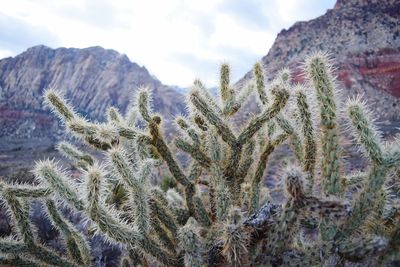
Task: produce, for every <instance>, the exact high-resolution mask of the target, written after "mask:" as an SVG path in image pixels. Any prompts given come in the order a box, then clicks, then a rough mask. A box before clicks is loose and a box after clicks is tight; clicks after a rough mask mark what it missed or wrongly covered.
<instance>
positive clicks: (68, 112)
mask: <svg viewBox="0 0 400 267" xmlns="http://www.w3.org/2000/svg"><path fill="white" fill-rule="evenodd" d="M44 97H45V101H46V103H47V104H49V106H50V107H51V108H52V110H53V111H54V112H55V113H56V114H57V115H58V116H59V117H60V118H61V119H62V120H65V121H69V120H71V119H73V118H75V112H74V110H73V108H72V107H71V106H70V105H69V104H68V103H67V102H66V101H65V100H64V99H63V97H62V96H61V94H60V93H58V92H57V91H54V90H52V89H49V90H47V91H46V92H45V94H44Z"/></svg>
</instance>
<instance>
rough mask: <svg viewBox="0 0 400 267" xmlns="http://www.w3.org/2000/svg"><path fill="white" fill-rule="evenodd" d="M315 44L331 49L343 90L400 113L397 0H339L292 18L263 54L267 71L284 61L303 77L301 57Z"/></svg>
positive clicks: (394, 115) (387, 114)
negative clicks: (304, 17)
mask: <svg viewBox="0 0 400 267" xmlns="http://www.w3.org/2000/svg"><path fill="white" fill-rule="evenodd" d="M316 50H324V51H328V52H329V53H331V55H332V58H333V63H334V65H335V67H336V68H337V72H336V74H337V75H338V78H339V80H340V81H341V87H342V88H343V89H345V90H343V91H344V94H345V95H346V96H351V95H355V94H359V93H361V94H364V95H365V98H366V99H367V100H368V103H370V104H371V105H372V106H373V109H374V110H375V111H376V112H377V114H378V117H380V118H382V119H387V120H398V119H399V118H400V100H399V99H400V1H396V0H338V1H337V2H336V4H335V6H334V8H333V9H329V10H328V11H327V12H326V13H325V14H324V15H322V16H320V17H318V18H315V19H313V20H310V21H302V22H296V23H295V24H294V25H293V26H292V27H290V28H289V29H287V30H286V29H284V30H282V31H281V32H280V33H279V34H278V36H277V38H276V40H275V42H274V44H273V46H272V47H271V49H270V50H269V52H268V54H267V55H266V56H264V57H263V58H262V63H263V65H264V68H265V73H266V76H267V77H268V78H269V79H272V78H273V77H274V76H275V74H276V73H277V72H278V71H279V70H280V69H281V68H283V67H289V68H290V69H291V71H292V73H293V76H294V81H295V82H298V81H302V80H303V77H302V76H301V62H302V61H304V59H305V58H306V57H307V55H309V54H311V53H313V52H315V51H316ZM251 77H252V73H251V72H249V73H247V74H246V75H245V76H244V78H243V79H242V80H240V81H239V82H238V84H237V85H238V86H239V87H241V86H243V85H244V84H245V83H246V82H247V81H248V80H249V79H250V78H251Z"/></svg>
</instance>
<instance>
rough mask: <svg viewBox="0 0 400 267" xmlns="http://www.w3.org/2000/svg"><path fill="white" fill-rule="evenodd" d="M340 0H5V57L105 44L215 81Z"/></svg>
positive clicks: (162, 67) (1, 52)
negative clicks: (35, 49) (221, 71)
mask: <svg viewBox="0 0 400 267" xmlns="http://www.w3.org/2000/svg"><path fill="white" fill-rule="evenodd" d="M334 3H335V0H109V1H107V0H35V1H32V0H0V7H1V8H0V58H3V57H7V56H15V55H17V54H19V53H21V52H23V51H25V50H26V49H27V48H28V47H31V46H34V45H38V44H44V45H47V46H50V47H52V48H56V47H60V46H63V47H78V48H84V47H89V46H97V45H100V46H102V47H104V48H111V49H115V50H117V51H118V52H120V53H123V54H126V55H127V56H128V57H129V58H130V59H131V60H132V61H134V62H136V63H138V64H139V65H144V66H145V67H146V68H147V69H148V70H149V71H150V72H151V73H152V74H154V75H155V76H156V77H157V78H158V79H159V80H160V81H162V82H163V83H165V84H169V85H179V86H182V87H186V86H188V85H189V84H190V83H191V82H192V81H193V79H194V78H200V79H202V80H203V81H206V82H207V83H208V85H210V86H213V85H215V84H216V83H217V76H218V75H217V74H218V65H219V64H220V63H222V62H228V63H230V64H231V66H232V76H233V79H234V80H237V79H239V78H241V77H242V76H243V75H244V74H245V73H246V72H247V71H248V70H249V69H250V68H251V66H252V65H253V64H254V63H255V62H256V61H257V60H259V59H260V58H261V57H262V56H264V55H265V54H267V52H268V49H269V48H270V47H271V45H272V43H273V41H274V39H275V37H276V34H277V33H278V32H279V31H280V30H282V29H283V28H286V29H287V28H289V27H290V26H291V25H292V24H293V23H294V22H296V21H299V20H309V19H312V18H315V17H317V16H320V15H322V14H324V13H325V11H326V9H328V8H332V7H333V6H334Z"/></svg>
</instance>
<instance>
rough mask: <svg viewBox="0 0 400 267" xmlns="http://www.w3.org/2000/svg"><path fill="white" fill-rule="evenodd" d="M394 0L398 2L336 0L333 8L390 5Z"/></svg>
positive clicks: (389, 0)
mask: <svg viewBox="0 0 400 267" xmlns="http://www.w3.org/2000/svg"><path fill="white" fill-rule="evenodd" d="M396 2H398V0H337V1H336V4H335V9H341V8H348V7H362V6H370V5H374V4H386V5H392V4H395V3H396Z"/></svg>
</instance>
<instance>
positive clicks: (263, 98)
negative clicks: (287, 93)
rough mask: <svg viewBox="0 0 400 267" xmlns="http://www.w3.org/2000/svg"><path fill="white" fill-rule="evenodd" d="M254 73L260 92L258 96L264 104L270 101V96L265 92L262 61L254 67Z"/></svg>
mask: <svg viewBox="0 0 400 267" xmlns="http://www.w3.org/2000/svg"><path fill="white" fill-rule="evenodd" d="M253 74H254V77H255V80H256V87H257V92H258V97H259V98H260V101H261V103H262V104H263V105H266V104H267V103H268V97H267V94H266V92H265V85H264V74H263V70H262V67H261V63H260V62H257V63H256V64H255V65H254V68H253Z"/></svg>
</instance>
